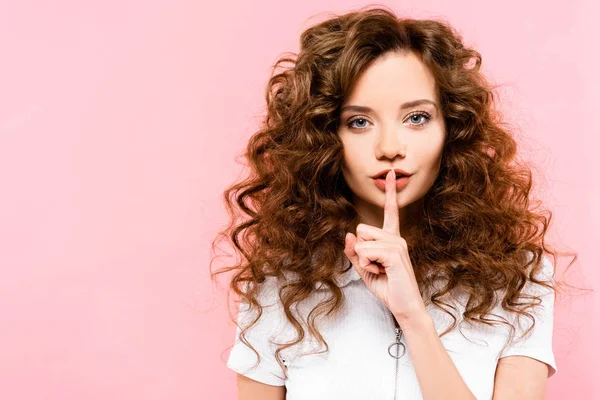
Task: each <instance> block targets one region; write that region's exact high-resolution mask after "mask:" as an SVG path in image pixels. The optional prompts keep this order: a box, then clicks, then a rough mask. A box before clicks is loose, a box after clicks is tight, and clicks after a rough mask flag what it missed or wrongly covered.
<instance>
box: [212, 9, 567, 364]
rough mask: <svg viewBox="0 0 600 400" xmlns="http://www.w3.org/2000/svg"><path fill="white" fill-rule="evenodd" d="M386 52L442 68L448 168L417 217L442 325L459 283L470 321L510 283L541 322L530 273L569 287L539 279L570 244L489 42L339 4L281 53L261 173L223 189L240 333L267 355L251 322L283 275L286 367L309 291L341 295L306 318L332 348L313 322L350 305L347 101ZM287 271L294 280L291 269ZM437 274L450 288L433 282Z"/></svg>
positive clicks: (417, 249)
mask: <svg viewBox="0 0 600 400" xmlns="http://www.w3.org/2000/svg"><path fill="white" fill-rule="evenodd" d="M388 52H400V53H406V52H413V53H415V54H416V55H418V56H419V57H420V60H422V62H423V63H424V64H425V65H426V66H427V67H428V68H429V71H430V72H431V73H432V74H433V76H434V77H435V82H436V86H437V90H438V93H439V99H440V101H441V105H442V114H443V116H444V118H445V124H446V129H447V134H446V141H445V143H444V150H443V156H442V162H441V167H440V171H439V175H438V177H437V179H436V181H435V183H434V184H433V186H432V187H431V189H430V190H429V192H428V193H427V194H426V195H425V197H424V201H423V209H422V213H423V214H422V217H421V218H420V225H419V226H418V229H417V231H416V234H415V236H414V237H411V242H410V243H409V254H410V260H411V262H412V265H413V267H414V269H415V275H416V279H417V282H418V284H419V287H420V288H421V291H422V293H428V295H427V299H426V300H427V301H428V302H430V303H431V304H434V305H435V306H436V307H439V308H441V309H442V310H444V311H445V312H446V313H448V314H450V315H451V317H452V318H453V319H454V323H453V324H452V326H451V327H450V328H448V329H446V330H445V331H444V332H443V333H442V335H444V334H446V333H447V332H449V331H450V330H451V329H453V328H454V327H455V326H456V317H455V316H454V315H453V314H452V312H450V311H449V309H454V307H453V306H452V303H451V302H448V301H446V300H445V299H447V295H450V294H451V293H453V292H454V291H455V290H462V291H463V292H464V293H467V294H468V296H469V300H468V302H467V304H466V307H465V311H464V313H463V315H462V317H463V320H464V321H471V322H477V323H483V324H487V325H494V324H495V323H496V322H497V321H492V320H490V319H488V318H486V316H487V315H488V314H489V313H490V311H492V309H493V308H494V307H495V305H496V300H497V296H498V294H499V293H502V294H503V298H501V299H500V303H501V306H502V308H503V309H504V310H506V311H507V312H509V313H514V314H517V315H518V316H519V317H522V316H526V317H528V318H529V319H531V320H532V321H533V322H534V323H535V321H534V318H533V316H532V314H531V313H529V312H528V310H529V309H531V308H533V307H535V306H536V305H538V304H540V302H541V300H540V297H538V296H528V295H525V294H524V293H522V292H523V288H524V287H525V285H526V284H527V283H528V282H531V283H533V284H536V285H542V286H545V287H547V288H549V289H552V290H554V291H555V293H556V291H557V289H558V282H557V281H555V280H542V279H538V278H539V276H538V273H539V272H540V270H541V269H542V258H543V257H544V253H548V254H552V257H553V260H554V261H553V262H554V264H555V265H556V264H557V262H556V260H557V254H559V252H557V251H556V250H553V248H551V247H550V246H549V245H548V244H547V243H546V242H545V240H544V237H545V236H546V231H547V229H548V227H549V225H550V221H551V219H552V213H551V212H550V211H548V210H546V209H545V208H542V205H541V202H540V201H534V200H533V199H531V195H530V191H531V188H532V174H531V169H530V166H529V165H528V164H527V163H525V162H522V161H519V160H517V142H516V140H515V139H514V137H513V136H514V135H513V132H512V130H511V129H510V128H509V127H508V124H507V123H506V122H504V121H503V120H502V116H501V114H500V112H499V111H498V110H497V109H496V107H495V104H496V103H497V99H496V94H495V87H494V86H493V85H492V84H490V83H489V82H488V81H487V80H486V79H485V77H484V76H483V74H482V72H481V71H480V67H481V60H482V59H481V55H480V53H478V52H477V51H476V50H474V49H473V48H470V47H467V46H465V44H463V41H462V38H461V36H460V34H459V33H457V32H456V31H455V30H454V29H453V28H452V27H451V26H450V25H449V24H448V23H447V22H445V21H444V20H419V19H409V18H399V17H398V16H396V15H395V14H394V12H393V11H391V10H389V9H387V8H384V7H378V8H368V7H367V8H363V9H360V10H358V11H353V12H349V13H346V14H343V15H333V16H332V17H331V18H330V19H327V20H325V21H324V22H320V23H318V24H315V25H313V26H311V27H309V28H308V29H306V30H305V31H304V32H303V33H302V34H301V36H300V51H299V53H298V54H295V53H286V55H284V56H283V57H281V58H280V59H278V61H277V62H276V63H275V64H274V66H273V71H272V75H271V77H270V80H269V82H268V84H267V88H266V104H267V110H266V111H267V113H266V117H265V118H264V119H263V120H262V121H261V127H260V129H259V130H258V131H257V132H255V133H254V134H253V135H252V136H251V138H250V139H249V142H248V145H247V150H246V154H245V158H246V159H247V160H248V165H249V167H250V175H249V176H248V177H247V178H246V179H244V180H243V181H241V182H239V183H236V184H234V185H232V186H230V187H229V188H227V190H226V191H225V193H224V200H225V204H226V206H227V209H228V212H229V215H230V217H231V221H230V225H229V226H228V227H227V228H226V229H225V230H223V231H221V232H219V235H218V237H217V239H216V241H218V240H219V239H220V238H226V239H228V240H230V241H231V242H232V243H233V245H234V246H235V250H236V252H239V254H240V255H241V256H242V257H241V260H240V262H239V263H237V264H236V265H234V266H231V267H229V268H224V269H222V270H221V271H219V272H217V273H216V274H219V273H224V272H228V271H232V270H234V271H235V273H234V274H232V278H231V281H230V289H231V292H235V293H236V294H237V295H238V296H239V297H240V299H241V301H243V302H244V303H246V304H248V305H250V307H251V308H252V309H257V310H258V316H257V317H256V319H254V321H252V322H251V323H250V325H249V326H246V327H244V328H242V332H241V335H240V338H241V341H242V342H244V343H245V344H246V345H248V346H249V347H250V348H251V349H252V350H253V351H254V352H255V353H256V355H257V357H258V362H260V356H259V354H258V352H256V350H255V349H254V347H253V346H252V345H251V344H250V343H248V341H247V340H246V338H245V332H246V330H247V329H249V328H250V327H251V326H253V325H254V324H255V323H256V322H257V321H258V320H259V319H260V316H261V314H262V307H261V304H260V303H259V302H258V301H257V295H258V293H260V292H259V290H260V287H261V283H263V282H264V281H265V279H266V278H267V277H275V278H273V279H278V282H281V285H280V288H279V292H278V295H279V301H280V304H281V306H282V308H283V310H284V312H285V316H286V318H287V320H288V321H289V322H290V324H291V325H292V326H293V327H294V329H295V330H296V333H297V337H296V339H295V340H294V341H292V342H291V343H287V344H283V345H282V347H279V348H278V349H277V350H276V353H275V356H276V359H277V362H278V363H279V364H280V366H281V367H282V370H284V371H285V367H284V365H283V364H282V362H281V361H280V356H279V353H280V352H281V351H282V350H284V349H286V348H288V347H290V346H293V345H296V344H298V343H299V342H301V341H302V339H303V338H304V336H305V332H304V329H303V327H302V325H301V324H300V322H299V321H298V319H297V318H296V317H295V316H294V315H293V314H292V313H291V311H290V307H291V306H292V305H293V304H296V303H299V302H301V301H302V300H304V299H306V298H308V297H309V296H310V295H311V294H312V293H313V292H314V291H315V284H316V283H317V282H321V283H322V285H324V287H326V288H327V289H328V290H329V292H330V297H328V298H327V299H326V300H325V301H323V302H322V303H319V304H318V306H317V307H315V309H314V310H313V311H314V312H311V313H310V315H309V318H308V319H309V321H305V322H307V324H308V328H309V332H310V333H311V335H313V336H316V337H317V338H318V341H319V342H320V343H321V344H324V345H325V348H326V350H327V351H328V349H329V347H328V344H327V343H326V342H325V340H324V339H323V337H322V336H321V334H320V333H319V331H318V329H317V327H316V326H315V323H314V321H315V319H316V318H317V317H318V316H322V315H325V316H333V315H336V312H337V311H338V310H339V309H340V308H341V307H342V305H343V302H344V297H343V295H342V291H341V289H340V288H339V287H338V286H337V285H336V282H337V281H336V278H337V277H339V276H340V274H342V273H344V271H342V270H341V269H340V268H339V265H340V263H339V260H340V259H343V258H344V257H345V255H344V253H343V249H344V235H345V233H346V232H348V231H352V232H354V231H355V228H356V226H357V225H358V223H359V219H358V214H357V211H356V209H355V207H354V206H353V204H352V203H351V201H350V199H351V192H350V189H349V188H348V186H347V185H346V183H345V181H344V179H343V177H342V173H341V167H342V163H343V148H342V142H341V140H340V138H339V137H338V136H337V129H338V124H339V114H340V113H339V111H340V107H341V105H342V104H343V102H344V99H345V98H346V97H347V96H348V95H349V93H350V90H351V88H352V85H353V83H354V82H355V80H356V78H357V77H358V76H359V75H360V74H361V73H362V72H363V71H365V69H366V68H367V67H369V65H370V64H371V63H372V62H373V61H374V60H376V59H377V58H378V57H380V56H382V55H384V54H386V53H388ZM286 65H287V66H286ZM279 68H281V70H278V69H279ZM214 247H215V242H213V250H214ZM526 254H529V255H531V256H530V257H529V258H528V257H526V256H525V255H526ZM560 254H572V255H573V256H574V257H573V259H572V261H571V263H570V264H569V267H570V266H571V264H573V262H574V261H575V260H576V259H577V255H576V253H562V252H561V253H560ZM211 264H212V262H211ZM286 271H289V272H292V273H293V275H294V276H297V279H295V280H291V279H285V278H286V277H287V276H290V275H288V274H284V272H286ZM216 274H211V277H214V275H216ZM438 278H444V279H445V282H446V284H445V286H444V287H442V288H441V289H440V290H437V291H431V293H429V289H431V288H432V287H433V280H434V279H438ZM228 300H229V292H228ZM232 320H233V321H234V322H235V318H234V317H233V316H232ZM501 323H507V322H504V321H502V322H501ZM236 325H238V324H237V323H236ZM238 327H240V326H239V325H238ZM240 328H241V327H240ZM532 328H533V324H532V325H531V327H530V328H529V329H528V330H527V332H529V330H531V329H532ZM511 331H512V332H513V334H514V331H515V329H514V327H511ZM527 332H526V333H527ZM511 337H512V334H511Z"/></svg>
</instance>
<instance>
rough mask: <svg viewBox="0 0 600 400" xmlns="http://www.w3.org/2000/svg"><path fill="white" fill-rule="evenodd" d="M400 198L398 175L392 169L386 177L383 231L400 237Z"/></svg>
mask: <svg viewBox="0 0 600 400" xmlns="http://www.w3.org/2000/svg"><path fill="white" fill-rule="evenodd" d="M397 199H398V197H397V194H396V173H395V172H394V170H393V169H391V170H390V171H389V172H388V173H387V175H386V176H385V205H384V210H383V228H382V229H383V230H384V231H386V232H390V233H394V234H396V235H400V222H399V221H398V218H399V217H398V200H397Z"/></svg>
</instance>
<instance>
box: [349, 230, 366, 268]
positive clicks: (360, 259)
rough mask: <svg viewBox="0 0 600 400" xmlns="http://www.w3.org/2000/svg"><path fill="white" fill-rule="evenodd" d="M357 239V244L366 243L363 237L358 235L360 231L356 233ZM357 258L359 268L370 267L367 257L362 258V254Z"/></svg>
mask: <svg viewBox="0 0 600 400" xmlns="http://www.w3.org/2000/svg"><path fill="white" fill-rule="evenodd" d="M352 236H354V235H352ZM355 237H356V242H364V241H365V240H364V239H363V238H362V237H360V235H359V234H358V231H357V232H356V236H355ZM357 257H358V264H357V265H359V266H362V265H369V263H370V261H369V260H368V259H366V258H365V257H363V256H361V255H360V254H358V255H357Z"/></svg>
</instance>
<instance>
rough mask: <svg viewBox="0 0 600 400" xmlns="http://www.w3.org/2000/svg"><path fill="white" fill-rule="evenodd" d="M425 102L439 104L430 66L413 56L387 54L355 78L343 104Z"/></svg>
mask: <svg viewBox="0 0 600 400" xmlns="http://www.w3.org/2000/svg"><path fill="white" fill-rule="evenodd" d="M422 98H428V99H431V100H433V101H436V102H437V93H436V84H435V79H434V77H433V75H432V74H431V73H430V71H429V70H428V69H427V66H426V65H425V64H424V63H423V62H422V61H421V60H420V59H419V58H418V56H417V55H415V54H414V53H412V52H409V53H405V54H400V53H388V54H385V55H383V56H381V57H380V58H378V59H376V60H375V61H373V63H372V64H371V65H369V67H367V69H366V70H365V71H364V72H363V73H362V74H360V75H359V76H358V77H357V78H356V81H355V83H354V85H353V88H352V91H351V93H350V95H349V96H348V97H347V100H346V101H345V102H344V104H347V103H348V104H350V103H352V104H357V103H361V105H362V104H363V103H364V104H365V105H366V104H369V105H374V106H375V107H377V106H378V105H386V104H387V105H390V106H393V104H397V103H401V102H404V101H410V100H415V99H422ZM391 103H393V104H391Z"/></svg>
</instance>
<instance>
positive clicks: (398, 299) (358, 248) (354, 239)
mask: <svg viewBox="0 0 600 400" xmlns="http://www.w3.org/2000/svg"><path fill="white" fill-rule="evenodd" d="M344 253H345V254H346V256H347V257H348V259H349V260H350V262H351V263H352V265H353V267H354V268H355V269H356V270H357V272H358V274H359V275H360V277H361V278H362V280H363V282H364V283H365V285H366V286H367V288H368V289H369V290H370V291H371V292H372V293H373V294H374V295H375V296H376V297H377V298H378V299H379V300H381V301H382V302H383V303H384V304H385V305H386V306H387V307H388V309H389V310H390V311H391V312H392V313H393V314H394V316H395V317H396V319H397V320H398V322H399V323H401V321H402V320H407V319H410V318H412V317H414V316H420V315H419V314H421V313H423V312H424V313H427V311H426V308H425V303H424V302H423V298H422V297H421V293H420V291H419V287H418V285H417V281H416V278H415V274H414V271H413V267H412V264H411V262H410V257H409V255H408V247H407V244H406V240H405V239H404V238H403V237H402V236H401V235H400V221H399V217H398V204H397V194H396V175H395V172H394V170H393V169H392V170H390V171H389V172H388V174H387V175H386V178H385V206H384V219H383V227H382V228H377V227H374V226H371V225H367V224H363V223H361V224H358V226H357V227H356V236H355V235H354V234H352V233H350V232H348V233H347V234H346V244H345V249H344Z"/></svg>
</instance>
